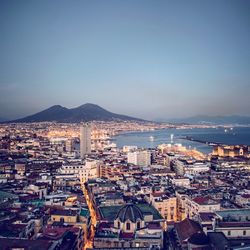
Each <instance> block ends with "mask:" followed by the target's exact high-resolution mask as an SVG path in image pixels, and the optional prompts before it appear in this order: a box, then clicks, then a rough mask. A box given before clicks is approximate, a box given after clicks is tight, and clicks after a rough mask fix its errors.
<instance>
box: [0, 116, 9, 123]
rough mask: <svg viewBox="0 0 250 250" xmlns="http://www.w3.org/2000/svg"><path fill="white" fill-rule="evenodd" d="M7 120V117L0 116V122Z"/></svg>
mask: <svg viewBox="0 0 250 250" xmlns="http://www.w3.org/2000/svg"><path fill="white" fill-rule="evenodd" d="M4 121H8V119H6V118H3V117H0V122H4Z"/></svg>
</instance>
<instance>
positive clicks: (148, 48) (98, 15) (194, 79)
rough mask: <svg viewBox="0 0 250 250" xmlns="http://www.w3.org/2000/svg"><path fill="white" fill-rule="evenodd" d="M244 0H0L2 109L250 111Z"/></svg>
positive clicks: (162, 115) (249, 39) (16, 113)
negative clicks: (93, 105) (93, 106)
mask: <svg viewBox="0 0 250 250" xmlns="http://www.w3.org/2000/svg"><path fill="white" fill-rule="evenodd" d="M249 7H250V4H249V2H247V1H237V2H236V1H207V2H203V3H200V2H199V1H189V2H185V3H184V2H180V1H174V2H172V1H168V2H165V1H157V3H156V2H155V1H154V2H153V1H126V2H125V1H105V2H104V1H103V2H94V1H91V2H88V1H76V2H74V3H69V2H67V1H60V2H59V1H53V2H51V1H42V2H32V1H26V2H22V3H20V2H18V1H11V2H10V1H3V0H1V1H0V32H1V34H2V36H1V40H0V53H1V55H2V56H1V58H0V66H1V67H0V107H1V109H0V116H2V117H6V118H8V119H15V118H21V117H24V116H27V115H31V114H34V113H36V112H39V111H41V110H43V109H46V108H49V107H50V106H53V105H57V104H60V105H62V106H65V107H67V108H72V107H77V106H79V105H81V104H84V103H96V104H98V105H100V106H101V107H104V108H105V109H107V110H110V111H112V112H114V113H119V114H124V115H129V116H134V117H139V118H143V119H150V120H155V119H168V118H181V117H190V116H195V115H235V114H239V115H250V113H249V110H250V103H249V96H250V82H249V79H250V66H249V61H250V49H249V44H250V31H249V24H250V14H249Z"/></svg>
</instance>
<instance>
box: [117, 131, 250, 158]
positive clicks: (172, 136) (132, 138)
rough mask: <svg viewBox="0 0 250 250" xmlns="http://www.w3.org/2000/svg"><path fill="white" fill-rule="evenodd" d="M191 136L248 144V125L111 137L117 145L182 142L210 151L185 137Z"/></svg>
mask: <svg viewBox="0 0 250 250" xmlns="http://www.w3.org/2000/svg"><path fill="white" fill-rule="evenodd" d="M186 136H188V137H192V138H193V139H194V140H199V141H205V142H211V143H222V144H227V145H248V146H250V127H232V128H223V127H218V128H194V129H173V128H171V129H161V130H152V131H144V132H129V133H123V134H119V135H117V136H115V137H113V140H114V142H115V143H116V145H117V147H119V148H122V147H123V146H125V145H133V146H137V147H139V148H155V147H157V146H158V145H160V144H164V143H166V144H168V143H174V144H177V143H179V144H182V145H183V146H186V147H187V148H190V149H196V150H199V151H201V152H203V153H205V154H209V153H211V152H212V146H209V145H208V144H206V143H200V142H197V141H190V140H187V139H185V137H186Z"/></svg>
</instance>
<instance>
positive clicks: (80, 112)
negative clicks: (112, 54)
mask: <svg viewBox="0 0 250 250" xmlns="http://www.w3.org/2000/svg"><path fill="white" fill-rule="evenodd" d="M94 120H96V121H97V120H98V121H114V120H123V121H125V120H127V121H129V120H131V121H143V120H142V119H138V118H134V117H130V116H126V115H119V114H115V113H112V112H109V111H107V110H106V109H104V108H102V107H100V106H98V105H96V104H91V103H86V104H84V105H81V106H79V107H77V108H72V109H68V108H65V107H62V106H60V105H54V106H52V107H50V108H48V109H45V110H43V111H41V112H39V113H36V114H34V115H30V116H27V117H24V118H21V119H17V120H14V121H10V122H44V121H55V122H87V121H94Z"/></svg>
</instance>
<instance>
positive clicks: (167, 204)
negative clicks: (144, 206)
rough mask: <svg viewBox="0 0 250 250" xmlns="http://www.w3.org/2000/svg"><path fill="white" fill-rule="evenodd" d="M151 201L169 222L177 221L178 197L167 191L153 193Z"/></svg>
mask: <svg viewBox="0 0 250 250" xmlns="http://www.w3.org/2000/svg"><path fill="white" fill-rule="evenodd" d="M150 202H151V203H152V205H153V206H154V207H155V208H156V209H157V210H158V211H159V213H160V214H161V215H162V217H163V218H164V219H166V221H167V222H170V221H177V199H176V197H170V196H168V195H167V194H165V193H151V194H150Z"/></svg>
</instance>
